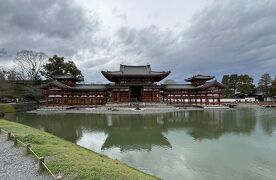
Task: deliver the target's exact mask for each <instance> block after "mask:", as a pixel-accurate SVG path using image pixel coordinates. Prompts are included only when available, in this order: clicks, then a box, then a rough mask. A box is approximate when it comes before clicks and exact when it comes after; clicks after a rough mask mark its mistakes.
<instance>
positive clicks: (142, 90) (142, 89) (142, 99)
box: [141, 87, 145, 102]
mask: <svg viewBox="0 0 276 180" xmlns="http://www.w3.org/2000/svg"><path fill="white" fill-rule="evenodd" d="M141 95H142V97H141V101H142V102H144V99H145V97H144V88H143V87H142V88H141Z"/></svg>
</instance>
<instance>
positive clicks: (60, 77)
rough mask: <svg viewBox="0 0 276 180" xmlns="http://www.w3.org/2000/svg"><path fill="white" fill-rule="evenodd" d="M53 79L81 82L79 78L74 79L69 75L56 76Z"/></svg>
mask: <svg viewBox="0 0 276 180" xmlns="http://www.w3.org/2000/svg"><path fill="white" fill-rule="evenodd" d="M53 79H55V80H65V79H73V80H76V81H81V80H80V79H79V78H77V77H74V76H72V75H70V74H63V75H57V76H54V77H53Z"/></svg>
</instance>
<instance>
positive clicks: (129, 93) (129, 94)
mask: <svg viewBox="0 0 276 180" xmlns="http://www.w3.org/2000/svg"><path fill="white" fill-rule="evenodd" d="M130 96H131V89H130V88H129V90H128V101H129V102H130V100H131V99H130Z"/></svg>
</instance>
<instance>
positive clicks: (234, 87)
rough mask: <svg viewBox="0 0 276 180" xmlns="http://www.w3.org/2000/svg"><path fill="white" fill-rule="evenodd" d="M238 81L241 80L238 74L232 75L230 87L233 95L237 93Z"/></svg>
mask: <svg viewBox="0 0 276 180" xmlns="http://www.w3.org/2000/svg"><path fill="white" fill-rule="evenodd" d="M238 80H239V77H238V75H237V74H231V76H230V78H229V85H230V89H231V90H232V95H234V94H235V93H236V90H237V85H238V84H237V83H238Z"/></svg>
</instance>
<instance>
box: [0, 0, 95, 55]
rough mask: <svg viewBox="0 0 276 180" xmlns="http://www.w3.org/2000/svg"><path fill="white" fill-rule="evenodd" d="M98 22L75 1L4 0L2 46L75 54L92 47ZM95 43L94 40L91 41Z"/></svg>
mask: <svg viewBox="0 0 276 180" xmlns="http://www.w3.org/2000/svg"><path fill="white" fill-rule="evenodd" d="M97 27H98V21H97V19H96V18H95V17H91V16H90V17H89V16H88V14H86V12H85V11H83V9H82V8H81V7H79V6H78V5H77V4H76V3H75V2H74V1H73V0H68V1H63V0H57V1H56V0H21V1H16V0H9V1H5V0H0V47H5V48H6V49H8V50H11V51H13V53H15V52H17V51H19V50H21V49H34V50H38V51H48V52H50V53H60V54H62V55H65V56H66V55H69V56H70V55H72V54H74V53H75V52H76V49H78V48H80V47H81V46H83V45H87V44H89V43H90V42H89V39H92V37H93V33H94V32H95V31H97ZM90 41H91V40H90Z"/></svg>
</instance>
